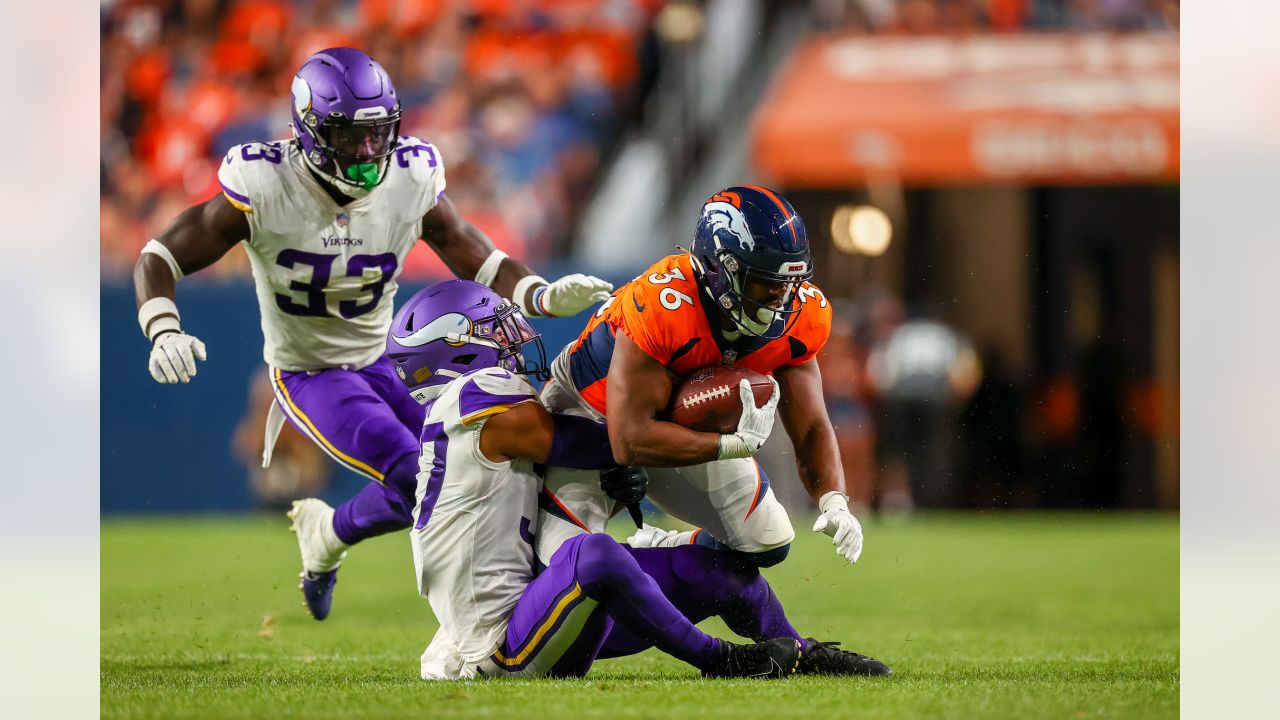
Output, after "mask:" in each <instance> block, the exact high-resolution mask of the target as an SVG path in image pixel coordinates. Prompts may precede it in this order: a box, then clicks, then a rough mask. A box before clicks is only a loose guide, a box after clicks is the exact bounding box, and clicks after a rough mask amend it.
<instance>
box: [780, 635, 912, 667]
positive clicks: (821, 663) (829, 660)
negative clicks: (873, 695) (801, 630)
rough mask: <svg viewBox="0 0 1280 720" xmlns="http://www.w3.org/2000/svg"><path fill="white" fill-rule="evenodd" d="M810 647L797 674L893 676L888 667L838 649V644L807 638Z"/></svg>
mask: <svg viewBox="0 0 1280 720" xmlns="http://www.w3.org/2000/svg"><path fill="white" fill-rule="evenodd" d="M805 641H806V642H808V643H809V647H808V648H806V649H805V651H804V656H803V657H801V658H800V665H799V666H798V667H797V668H796V672H798V673H800V674H801V675H871V676H874V677H888V676H889V675H892V674H893V671H892V670H890V669H889V666H888V665H885V664H884V663H882V662H880V661H879V660H876V659H875V658H871V657H867V656H866V655H862V654H861V653H856V652H849V651H848V650H841V649H840V648H838V647H836V646H837V645H839V644H840V643H838V642H818V641H817V640H814V639H813V638H805Z"/></svg>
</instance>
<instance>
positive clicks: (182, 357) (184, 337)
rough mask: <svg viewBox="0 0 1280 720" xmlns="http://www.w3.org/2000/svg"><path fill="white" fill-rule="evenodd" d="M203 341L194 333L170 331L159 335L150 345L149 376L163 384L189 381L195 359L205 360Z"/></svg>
mask: <svg viewBox="0 0 1280 720" xmlns="http://www.w3.org/2000/svg"><path fill="white" fill-rule="evenodd" d="M207 358H208V356H207V355H206V354H205V351H204V343H202V342H200V339H199V338H197V337H196V336H195V335H188V334H186V333H184V332H170V333H165V334H164V335H161V336H160V337H159V338H157V339H156V342H155V344H154V345H152V346H151V362H150V363H148V365H147V367H148V369H150V370H151V377H153V378H155V379H156V382H158V383H161V384H164V385H172V384H173V383H179V382H181V383H189V382H191V378H193V377H195V376H196V360H197V359H199V360H205V359H207Z"/></svg>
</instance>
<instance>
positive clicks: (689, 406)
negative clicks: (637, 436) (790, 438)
mask: <svg viewBox="0 0 1280 720" xmlns="http://www.w3.org/2000/svg"><path fill="white" fill-rule="evenodd" d="M743 380H747V381H749V382H750V383H751V392H752V393H753V394H754V395H755V400H756V407H762V406H763V405H764V404H765V403H766V402H768V401H769V396H770V395H772V394H773V383H771V382H769V378H767V377H765V376H764V375H761V374H760V373H758V372H756V371H755V370H748V369H747V368H744V367H738V366H736V365H716V366H712V367H705V368H702V369H700V370H695V371H693V372H692V373H689V375H687V376H685V378H684V379H683V380H681V381H680V383H679V384H678V385H676V388H675V390H674V391H673V392H672V393H671V408H670V414H671V422H674V423H677V424H679V425H683V426H685V427H687V428H690V429H691V430H700V431H702V432H716V433H731V432H733V431H734V430H736V429H737V428H738V418H739V417H740V416H741V415H742V400H741V398H740V397H739V394H738V384H739V383H740V382H741V381H743Z"/></svg>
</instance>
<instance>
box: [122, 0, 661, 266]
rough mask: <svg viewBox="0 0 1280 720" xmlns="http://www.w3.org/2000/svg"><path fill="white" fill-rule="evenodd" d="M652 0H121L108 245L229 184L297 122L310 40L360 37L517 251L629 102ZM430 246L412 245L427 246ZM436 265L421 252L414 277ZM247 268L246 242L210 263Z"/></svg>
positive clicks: (543, 226) (561, 220)
mask: <svg viewBox="0 0 1280 720" xmlns="http://www.w3.org/2000/svg"><path fill="white" fill-rule="evenodd" d="M659 6H660V3H658V2H654V1H653V0H611V1H609V2H595V1H588V2H584V1H582V0H571V1H568V2H565V1H558V2H549V1H544V2H513V1H510V0H474V1H472V2H466V3H458V2H446V1H444V0H317V2H287V1H283V0H233V1H231V2H227V1H226V0H157V1H147V0H142V1H134V0H120V1H118V2H107V3H104V4H103V8H102V256H103V271H104V273H105V274H106V275H108V276H119V275H120V274H122V273H125V272H127V271H128V269H129V268H130V267H131V266H132V264H133V262H134V260H135V259H136V255H137V252H138V250H139V249H140V248H141V246H142V244H143V243H144V242H145V240H146V238H147V237H148V236H149V235H150V234H153V233H155V232H156V231H157V230H159V229H160V228H162V227H163V225H164V223H166V222H168V220H169V219H170V218H172V217H173V216H174V215H175V214H176V213H177V212H178V211H179V210H181V209H182V208H184V207H185V206H187V205H189V204H191V203H193V202H195V201H200V200H203V199H205V198H207V197H209V196H210V195H212V194H213V193H214V192H215V190H216V184H217V183H216V178H215V172H216V168H217V162H218V160H219V159H220V157H221V154H222V153H224V152H225V151H226V148H228V147H230V146H232V145H235V144H238V143H243V142H248V141H251V140H263V139H271V138H279V137H288V130H287V123H288V120H289V105H288V97H289V83H290V80H291V78H292V76H293V73H294V71H295V70H296V69H297V68H298V67H299V66H300V65H301V63H302V61H303V60H304V59H305V58H306V57H307V56H309V55H310V54H312V53H314V52H316V51H318V50H321V49H323V48H326V47H334V46H345V45H350V46H356V47H360V48H362V49H364V50H366V51H367V52H369V53H370V54H371V55H372V56H373V57H374V58H376V59H377V60H378V61H379V62H380V63H382V65H383V66H384V67H385V68H386V69H387V71H388V72H389V73H390V75H391V77H392V79H393V80H394V82H395V83H396V87H397V92H398V93H399V95H400V98H401V99H402V102H403V104H404V123H403V126H402V129H401V133H402V134H405V135H418V136H422V137H425V138H428V139H430V141H431V142H433V143H435V144H436V145H437V146H439V147H440V149H441V150H442V152H443V155H444V160H445V163H446V166H447V168H448V180H449V196H450V197H451V198H452V199H453V201H454V202H455V203H456V204H457V205H458V206H459V207H460V208H461V209H462V211H463V213H464V215H465V216H466V217H468V218H470V219H471V220H472V221H473V222H474V223H476V224H477V225H479V226H480V227H481V228H482V229H483V230H485V231H486V232H487V233H488V234H489V236H490V237H492V238H493V239H494V241H495V242H496V243H497V244H498V245H499V246H500V247H504V248H507V249H508V250H509V251H511V250H512V249H514V252H513V253H512V254H516V255H519V256H523V257H526V258H530V259H535V260H536V259H537V258H540V257H545V256H546V255H547V254H548V253H550V252H554V251H559V250H561V248H559V247H557V243H559V242H562V241H563V238H565V237H567V235H568V226H569V223H570V222H571V220H572V218H573V217H574V215H575V213H576V211H577V209H578V207H579V206H580V205H581V203H582V202H583V200H584V198H585V197H586V194H587V193H588V192H589V189H590V181H591V179H592V177H593V176H594V174H595V171H596V169H597V167H598V166H599V164H600V159H601V156H602V154H603V153H604V152H606V150H607V148H608V147H609V146H610V144H611V142H612V140H613V138H614V135H615V133H616V132H617V129H618V118H619V116H620V115H621V114H622V113H623V112H624V111H625V109H626V108H627V107H628V101H629V99H630V97H631V96H630V95H629V93H630V92H631V90H632V89H633V88H634V87H635V86H636V81H637V78H638V77H639V74H640V64H641V58H642V56H643V52H642V48H641V45H642V43H643V41H644V38H645V35H646V31H647V28H648V27H649V26H650V25H651V21H652V17H653V15H654V12H655V11H656V10H657V9H658V7H659ZM426 255H427V254H415V256H417V257H415V256H410V257H411V259H414V260H419V261H422V260H425V259H426V257H425V256H426ZM431 270H432V268H431V267H429V266H428V267H423V266H422V265H419V266H417V267H414V266H410V267H408V268H407V269H406V272H407V274H408V275H409V276H410V277H415V276H421V274H422V273H424V272H425V273H428V274H429V273H430V272H431ZM246 273H247V265H246V264H245V262H243V258H241V260H240V261H239V262H222V263H219V264H218V265H216V266H215V267H213V268H211V269H210V271H209V273H208V274H210V275H213V276H225V275H228V274H230V275H241V274H246Z"/></svg>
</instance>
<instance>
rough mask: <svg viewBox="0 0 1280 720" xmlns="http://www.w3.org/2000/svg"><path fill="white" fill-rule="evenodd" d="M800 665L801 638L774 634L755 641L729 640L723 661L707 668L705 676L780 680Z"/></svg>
mask: <svg viewBox="0 0 1280 720" xmlns="http://www.w3.org/2000/svg"><path fill="white" fill-rule="evenodd" d="M799 665H800V641H799V640H796V639H795V638H786V637H783V638H774V639H772V640H765V641H764V642H761V643H756V644H755V645H737V644H734V643H730V642H726V643H724V655H723V656H722V657H721V658H720V661H719V662H718V663H717V664H716V666H715V667H712V668H704V669H703V671H702V676H703V677H709V678H742V677H754V678H763V679H767V680H777V679H779V678H785V677H787V676H788V675H791V674H792V673H794V672H795V671H796V668H797V667H798V666H799Z"/></svg>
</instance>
